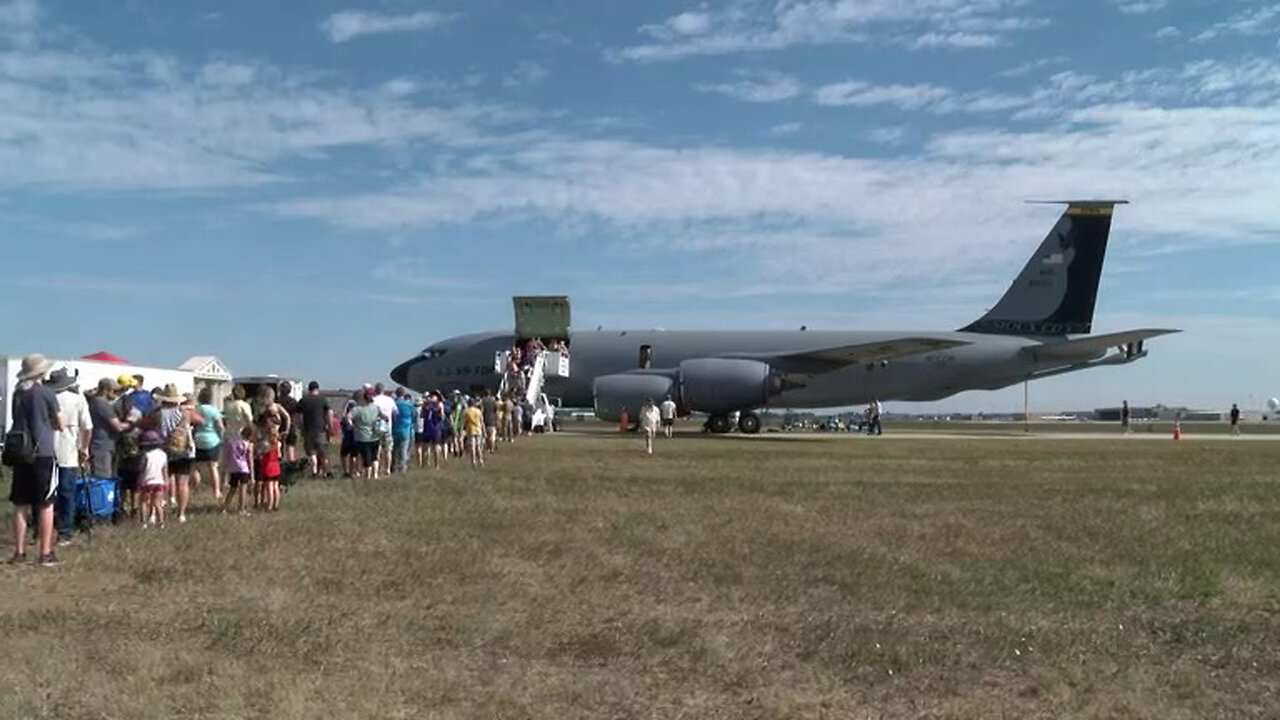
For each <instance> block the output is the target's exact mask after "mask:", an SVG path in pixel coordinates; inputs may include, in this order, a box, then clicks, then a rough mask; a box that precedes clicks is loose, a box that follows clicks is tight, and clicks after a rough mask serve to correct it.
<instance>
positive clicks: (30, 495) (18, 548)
mask: <svg viewBox="0 0 1280 720" xmlns="http://www.w3.org/2000/svg"><path fill="white" fill-rule="evenodd" d="M52 367H53V363H52V362H50V361H49V358H47V357H45V356H43V355H28V356H26V357H24V358H23V359H22V369H21V371H20V372H19V373H18V386H17V388H16V389H15V390H14V393H13V424H12V425H11V426H10V428H9V431H8V432H7V433H5V437H4V455H3V460H4V464H5V465H7V466H9V467H11V468H13V482H12V484H11V486H10V488H9V502H11V503H13V548H14V550H13V557H11V558H10V559H9V563H10V564H17V563H23V562H26V560H27V554H26V547H27V546H26V543H27V515H28V514H29V513H30V512H31V511H32V510H33V509H34V510H35V513H36V527H37V536H38V538H39V549H40V565H41V566H43V567H51V566H53V565H57V564H58V556H57V555H55V554H54V553H53V500H54V497H55V493H56V492H57V488H58V476H57V471H58V468H57V456H56V453H55V452H54V451H55V448H54V433H55V432H57V431H59V430H61V429H62V419H61V418H60V417H59V414H58V398H57V396H56V395H55V394H54V393H53V391H52V390H50V389H49V388H47V387H45V385H44V378H45V376H46V375H47V374H48V373H49V370H50V368H52Z"/></svg>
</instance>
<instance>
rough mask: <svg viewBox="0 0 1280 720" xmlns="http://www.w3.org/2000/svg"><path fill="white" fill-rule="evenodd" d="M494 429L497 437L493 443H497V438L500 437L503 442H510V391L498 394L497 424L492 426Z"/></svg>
mask: <svg viewBox="0 0 1280 720" xmlns="http://www.w3.org/2000/svg"><path fill="white" fill-rule="evenodd" d="M494 431H495V432H496V433H497V437H496V438H495V439H494V444H495V445H496V444H497V441H498V439H501V440H503V441H505V442H511V396H510V393H499V394H498V426H497V427H496V428H494Z"/></svg>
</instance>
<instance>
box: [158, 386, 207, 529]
mask: <svg viewBox="0 0 1280 720" xmlns="http://www.w3.org/2000/svg"><path fill="white" fill-rule="evenodd" d="M153 400H154V401H155V402H157V403H159V404H160V411H159V413H160V417H159V429H160V437H162V438H164V449H165V452H167V453H169V480H170V482H171V483H172V486H173V497H175V498H176V499H177V501H178V502H177V505H178V522H179V523H185V522H186V521H187V503H189V502H190V500H191V485H190V483H191V468H192V465H193V464H194V463H195V459H196V447H195V443H194V442H193V441H192V437H191V428H192V426H195V425H199V424H200V423H202V422H204V418H203V417H201V416H200V414H199V413H197V412H196V410H195V405H193V404H192V403H189V402H187V398H186V397H185V396H184V395H183V394H182V393H180V392H178V388H177V386H176V385H173V384H172V383H170V384H168V385H165V386H164V388H162V389H161V390H160V392H159V393H153Z"/></svg>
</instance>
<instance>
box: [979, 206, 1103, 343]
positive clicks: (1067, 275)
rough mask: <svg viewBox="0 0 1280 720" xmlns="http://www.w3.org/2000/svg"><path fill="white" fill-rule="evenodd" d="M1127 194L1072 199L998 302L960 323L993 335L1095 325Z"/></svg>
mask: <svg viewBox="0 0 1280 720" xmlns="http://www.w3.org/2000/svg"><path fill="white" fill-rule="evenodd" d="M1124 202H1125V201H1124V200H1071V201H1065V204H1066V206H1067V209H1066V210H1065V211H1063V213H1062V216H1061V217H1059V218H1058V222H1057V224H1056V225H1054V226H1053V229H1052V230H1050V231H1049V234H1048V236H1046V237H1045V239H1044V242H1042V243H1040V247H1039V248H1038V249H1037V250H1036V252H1035V254H1034V255H1032V256H1031V259H1030V260H1028V261H1027V264H1026V267H1024V268H1022V272H1021V273H1020V274H1019V275H1018V278H1017V279H1016V280H1014V281H1013V284H1012V285H1010V286H1009V289H1008V290H1007V291H1006V292H1005V294H1004V297H1002V298H1000V302H998V303H996V305H995V307H993V308H991V310H990V311H989V312H988V313H987V314H986V315H983V316H982V317H981V318H978V319H977V320H975V321H974V322H972V323H970V324H969V325H967V326H966V327H963V328H961V329H960V331H961V332H972V333H985V334H989V335H1041V336H1048V335H1075V334H1085V333H1088V332H1089V331H1090V330H1092V328H1093V308H1094V304H1095V302H1096V300H1097V298H1098V281H1099V279H1100V278H1101V277H1102V261H1103V258H1104V257H1105V256H1106V253H1107V237H1108V236H1109V235H1110V233H1111V214H1112V211H1113V210H1114V209H1115V206H1116V205H1119V204H1122V203H1124Z"/></svg>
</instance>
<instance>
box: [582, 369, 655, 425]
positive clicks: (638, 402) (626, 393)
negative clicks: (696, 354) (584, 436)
mask: <svg viewBox="0 0 1280 720" xmlns="http://www.w3.org/2000/svg"><path fill="white" fill-rule="evenodd" d="M674 388H675V380H674V379H672V378H671V377H668V376H666V375H657V374H648V373H644V374H641V373H636V374H631V373H622V374H618V375H601V376H600V377H598V378H596V379H595V382H594V383H592V387H591V392H592V395H593V396H594V397H595V414H596V417H597V418H599V419H601V420H605V421H608V422H618V421H619V420H620V419H621V418H622V408H624V407H625V408H626V409H627V415H628V416H630V417H631V419H632V420H635V419H637V418H639V416H640V408H641V406H643V405H644V401H645V400H649V399H652V400H653V401H654V402H655V403H660V402H662V401H663V400H664V399H665V398H666V396H667V395H674V394H675V390H674Z"/></svg>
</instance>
